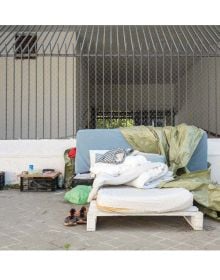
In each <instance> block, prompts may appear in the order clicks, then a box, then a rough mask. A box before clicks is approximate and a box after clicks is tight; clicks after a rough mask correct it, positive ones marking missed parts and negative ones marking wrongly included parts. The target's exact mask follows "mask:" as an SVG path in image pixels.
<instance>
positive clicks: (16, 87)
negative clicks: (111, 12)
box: [0, 26, 220, 139]
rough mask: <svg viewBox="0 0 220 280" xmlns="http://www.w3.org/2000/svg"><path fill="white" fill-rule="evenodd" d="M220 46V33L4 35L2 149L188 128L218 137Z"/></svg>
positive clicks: (26, 31)
mask: <svg viewBox="0 0 220 280" xmlns="http://www.w3.org/2000/svg"><path fill="white" fill-rule="evenodd" d="M219 46H220V28H219V26H0V95H1V102H0V139H18V138H25V139H37V138H66V137H69V136H74V135H75V134H76V132H77V130H78V129H79V128H95V127H118V126H130V125H141V124H143V125H154V126H164V125H175V124H178V123H182V122H185V123H188V124H193V125H196V126H199V127H201V128H203V129H205V130H207V131H208V132H209V134H210V135H214V136H216V137H218V136H219V135H220V121H219V120H220V112H219V110H218V107H219V104H220V92H219V88H220V79H219V69H220V53H219ZM33 58H34V59H33Z"/></svg>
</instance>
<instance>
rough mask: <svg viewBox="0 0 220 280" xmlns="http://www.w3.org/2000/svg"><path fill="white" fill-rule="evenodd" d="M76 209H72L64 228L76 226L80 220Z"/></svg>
mask: <svg viewBox="0 0 220 280" xmlns="http://www.w3.org/2000/svg"><path fill="white" fill-rule="evenodd" d="M75 214H76V209H74V208H72V209H70V215H69V216H68V217H66V218H65V220H64V226H76V225H77V221H78V218H77V217H76V215H75Z"/></svg>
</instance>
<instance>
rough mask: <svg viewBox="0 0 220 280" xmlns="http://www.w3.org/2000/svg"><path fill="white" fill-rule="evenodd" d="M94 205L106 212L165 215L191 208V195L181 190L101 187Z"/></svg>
mask: <svg viewBox="0 0 220 280" xmlns="http://www.w3.org/2000/svg"><path fill="white" fill-rule="evenodd" d="M96 204H97V207H98V209H100V210H102V211H107V212H109V211H110V212H118V213H139V214H141V213H166V212H174V211H181V210H185V209H187V208H189V207H191V206H192V205H193V195H192V194H191V193H190V192H189V191H188V190H186V189H183V188H170V189H137V188H133V187H128V186H120V187H103V188H101V189H100V190H99V191H98V194H97V199H96Z"/></svg>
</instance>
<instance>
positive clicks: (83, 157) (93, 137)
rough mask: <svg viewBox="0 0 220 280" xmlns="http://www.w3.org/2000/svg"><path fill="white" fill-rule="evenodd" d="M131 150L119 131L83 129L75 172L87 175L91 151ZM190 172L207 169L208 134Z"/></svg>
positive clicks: (189, 165) (201, 144)
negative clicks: (119, 148)
mask: <svg viewBox="0 0 220 280" xmlns="http://www.w3.org/2000/svg"><path fill="white" fill-rule="evenodd" d="M118 147H121V148H131V146H130V145H129V144H128V142H127V141H126V140H125V138H124V137H123V135H122V134H121V132H120V130H119V129H83V130H79V131H78V132H77V135H76V149H77V153H76V161H75V172H76V173H86V172H88V171H89V168H90V156H89V150H110V149H114V148H118ZM187 167H188V169H189V170H190V171H196V170H203V169H207V134H206V132H204V135H203V137H202V138H201V140H200V142H199V144H198V146H197V148H196V150H195V152H194V153H193V155H192V157H191V160H190V162H189V163H188V165H187Z"/></svg>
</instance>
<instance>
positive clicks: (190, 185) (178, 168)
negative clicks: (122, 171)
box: [120, 124, 220, 220]
mask: <svg viewBox="0 0 220 280" xmlns="http://www.w3.org/2000/svg"><path fill="white" fill-rule="evenodd" d="M120 131H121V133H122V134H123V136H124V137H125V139H126V140H127V141H128V143H129V144H130V145H131V146H132V147H133V148H134V149H137V150H140V151H142V152H148V153H159V154H163V155H165V156H166V159H167V162H168V165H169V169H170V170H171V171H173V172H174V174H176V177H175V179H174V180H173V181H171V182H163V183H160V187H161V188H178V187H180V188H185V189H187V190H189V191H191V192H192V193H193V197H194V200H195V201H196V203H197V205H198V207H199V208H200V210H201V211H203V212H204V213H206V214H207V215H209V216H210V217H212V218H215V219H217V220H220V185H219V184H214V183H213V182H212V181H211V177H210V173H211V172H210V167H209V168H208V169H207V170H202V171H196V172H189V170H188V169H187V164H188V162H189V161H190V159H191V156H192V155H193V153H194V151H195V149H196V147H197V145H198V143H199V141H200V139H201V137H202V135H203V133H204V131H203V130H202V129H200V128H197V127H195V126H188V125H186V124H181V125H177V126H174V127H171V126H167V127H146V126H137V127H129V128H120Z"/></svg>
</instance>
